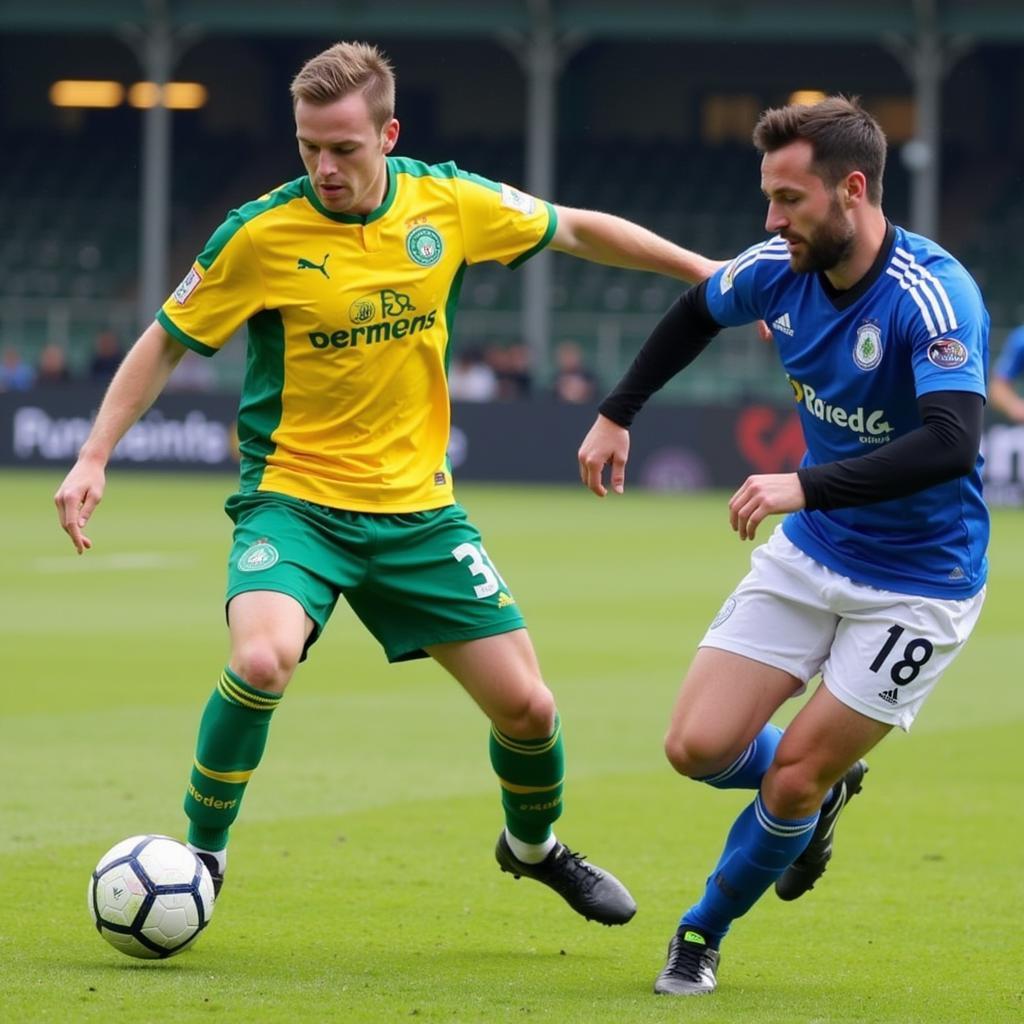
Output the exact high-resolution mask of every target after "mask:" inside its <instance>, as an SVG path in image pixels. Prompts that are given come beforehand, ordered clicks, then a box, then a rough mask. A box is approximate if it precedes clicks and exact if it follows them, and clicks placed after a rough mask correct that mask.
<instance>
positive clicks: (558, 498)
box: [0, 470, 1024, 1024]
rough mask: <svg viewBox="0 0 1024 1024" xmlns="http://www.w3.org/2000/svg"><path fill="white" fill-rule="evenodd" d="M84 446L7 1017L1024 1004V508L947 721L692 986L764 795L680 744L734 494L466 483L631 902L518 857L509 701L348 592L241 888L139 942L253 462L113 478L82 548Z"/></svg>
mask: <svg viewBox="0 0 1024 1024" xmlns="http://www.w3.org/2000/svg"><path fill="white" fill-rule="evenodd" d="M58 477H59V474H46V473H31V474H29V473H23V474H7V475H4V476H3V477H0V494H2V496H3V501H2V503H0V525H2V527H3V528H2V530H0V565H2V567H3V568H2V570H0V602H2V613H3V614H2V619H0V651H2V666H3V677H4V682H5V685H4V688H3V695H4V704H3V711H2V714H0V772H2V777H3V780H4V784H3V788H2V792H0V825H2V829H0V1020H3V1021H12V1022H22V1021H25V1022H36V1021H60V1022H64V1021H71V1022H78V1021H108V1020H111V1019H118V1020H126V1021H140V1022H150V1021H152V1022H165V1021H166V1022H174V1024H180V1022H191V1021H249V1022H254V1024H263V1022H279V1021H280V1022H288V1024H299V1022H306V1021H310V1022H322V1021H353V1022H363V1021H366V1022H386V1021H397V1020H406V1019H415V1020H423V1021H457V1022H470V1021H474V1022H476V1021H479V1022H485V1024H490V1022H498V1021H538V1022H542V1021H543V1022H546V1021H551V1022H557V1024H572V1022H585V1024H601V1022H615V1024H621V1022H632V1021H676V1020H680V1019H685V1020H687V1021H704V1022H734V1021H735V1022H743V1024H762V1022H764V1024H767V1022H773V1024H775V1022H777V1024H794V1022H807V1024H810V1022H815V1024H833V1022H834V1024H839V1022H843V1024H846V1022H851V1024H852V1022H864V1024H869V1022H870V1024H888V1022H893V1024H911V1022H920V1024H925V1022H927V1024H944V1022H960V1021H963V1022H981V1024H998V1022H1003V1021H1006V1022H1010V1021H1018V1020H1020V1019H1021V1018H1022V1015H1024V981H1022V968H1021V965H1022V963H1024V942H1022V939H1021V936H1020V926H1019V923H1015V922H1019V919H1020V915H1021V910H1022V907H1024V883H1022V872H1021V866H1022V865H1021V856H1020V850H1021V848H1022V846H1024V824H1022V818H1021V815H1020V812H1019V807H1020V795H1019V790H1020V785H1019V784H1020V779H1021V773H1020V767H1019V765H1020V762H1019V755H1018V751H1019V748H1020V737H1021V727H1022V721H1024V690H1022V687H1021V685H1020V669H1019V666H1018V667H1017V668H1014V665H1015V664H1016V658H1017V657H1019V643H1020V635H1021V633H1020V615H1019V608H1020V594H1021V592H1022V591H1024V545H1022V544H1021V542H1020V538H1021V536H1022V518H1021V516H1022V513H1021V512H1020V511H1013V510H1006V511H999V512H997V513H996V516H995V522H994V527H995V528H994V538H993V545H992V550H991V561H992V576H991V583H990V588H989V600H988V605H987V607H986V609H985V611H984V613H983V614H982V618H981V622H980V624H979V626H978V628H977V630H976V632H975V635H974V637H973V638H972V640H971V642H970V644H968V646H967V649H966V651H965V652H964V654H963V655H962V656H961V658H960V659H959V660H958V661H957V662H956V663H955V665H954V666H953V668H952V669H951V670H950V671H949V673H948V674H947V676H946V677H945V679H944V680H943V682H942V683H941V685H940V686H939V688H938V690H937V692H936V693H935V695H934V696H933V697H932V698H931V700H930V701H929V703H928V704H927V705H926V707H925V709H924V711H923V713H922V714H921V716H920V718H919V720H918V723H917V725H916V726H915V728H914V731H913V734H912V735H911V736H909V737H906V736H903V735H896V734H894V735H892V736H890V738H889V739H887V740H886V741H885V743H883V744H882V746H881V747H880V748H879V749H878V750H877V751H875V753H874V755H873V756H872V758H871V765H872V772H871V775H870V776H869V778H868V782H867V784H866V786H865V790H864V794H863V795H862V796H861V797H859V798H858V800H857V801H856V803H854V804H853V806H852V808H851V810H850V812H849V813H848V815H846V816H844V820H843V828H842V829H841V830H840V833H839V836H840V838H839V840H838V843H837V852H836V857H835V860H834V861H833V863H832V866H831V867H830V869H829V872H828V875H827V876H826V879H825V881H824V882H823V883H822V884H821V885H819V886H818V887H817V889H816V890H815V891H814V892H812V893H811V894H809V895H808V896H807V897H805V898H804V899H802V900H800V901H799V902H798V903H795V904H783V903H781V902H779V901H778V900H776V899H775V898H774V896H772V895H771V894H768V895H766V897H765V898H764V899H763V900H762V901H761V903H759V904H758V906H756V907H755V908H754V910H753V911H752V912H751V913H750V914H749V915H748V916H747V917H746V918H744V919H742V920H740V921H739V922H737V924H736V925H735V927H734V929H733V932H732V934H731V935H730V937H729V938H728V940H727V941H726V943H725V945H724V953H723V964H722V969H721V971H720V989H719V991H718V993H717V994H716V995H715V996H713V997H711V998H707V999H697V1000H685V1001H683V1000H677V999H665V998H656V997H654V996H653V995H652V994H651V984H652V981H653V979H654V977H655V975H656V974H657V972H658V971H659V970H660V968H661V966H662V963H663V957H664V950H665V945H666V943H667V941H668V939H669V936H670V935H671V933H672V931H673V930H674V927H675V923H676V920H677V917H678V914H679V912H680V910H682V909H683V908H684V907H686V906H687V905H689V904H690V903H691V902H692V901H693V899H694V898H695V896H696V895H697V894H698V893H699V891H700V889H701V886H702V884H703V880H704V878H705V876H706V874H707V872H708V871H709V869H710V867H711V865H712V864H713V863H714V861H715V859H716V858H717V855H718V852H719V849H720V846H721V843H722V840H723V838H724V833H725V830H726V829H727V827H728V825H729V824H730V822H731V821H732V819H733V817H734V816H735V814H736V813H737V812H738V810H739V808H740V807H741V806H742V805H743V803H744V802H745V801H746V800H747V799H749V796H748V795H745V794H742V793H719V792H714V791H711V790H706V789H705V788H704V787H701V786H698V785H694V784H692V783H687V782H685V781H684V780H680V779H678V778H676V777H675V776H674V775H673V773H672V772H671V770H670V769H669V767H668V766H667V764H666V763H665V762H664V760H663V758H662V755H661V737H662V733H663V730H664V726H665V724H666V722H667V718H668V712H669V708H670V706H671V703H672V700H673V698H674V695H675V691H676V687H677V685H678V680H679V678H680V677H681V674H682V672H683V670H684V669H685V667H686V665H687V663H688V661H689V659H690V657H691V654H692V651H693V647H694V644H695V643H696V641H697V639H698V638H699V637H700V635H701V634H702V632H703V629H704V627H705V625H706V623H707V621H708V620H709V618H710V617H711V616H712V615H713V614H714V612H715V611H716V610H717V608H718V606H719V604H720V603H721V601H722V600H723V599H724V597H725V596H726V595H727V594H728V593H729V591H730V590H731V588H732V585H733V584H734V583H735V582H736V580H738V579H739V577H740V575H741V574H742V573H743V572H744V571H745V570H746V566H747V562H748V557H749V546H747V545H743V544H742V543H740V542H739V541H737V540H736V539H735V537H734V535H733V534H732V532H731V531H730V530H729V528H728V523H727V517H726V509H725V497H724V496H723V495H712V496H706V497H704V496H702V497H699V498H698V497H667V496H656V495H648V494H641V493H638V492H631V493H627V495H626V497H625V499H615V498H609V499H606V500H605V501H604V502H599V501H597V500H595V499H594V498H593V497H592V496H590V495H589V494H587V493H586V492H585V491H583V490H582V489H573V488H566V489H548V490H542V489H536V488H534V489H530V488H520V487H516V488H482V487H469V486H466V487H462V488H461V489H460V492H459V496H460V498H461V500H462V501H463V502H464V504H465V505H466V506H467V507H468V509H469V511H470V514H471V516H472V518H473V519H474V520H475V521H476V522H477V524H478V525H479V526H480V527H481V529H482V531H483V533H484V537H485V540H486V543H487V548H488V552H489V553H490V555H491V556H492V557H493V558H494V560H495V562H496V564H497V566H498V568H499V569H500V570H501V572H502V573H503V575H504V576H505V577H506V579H508V581H509V583H510V584H511V586H512V587H513V588H514V592H515V595H516V597H517V599H518V601H519V603H520V604H521V605H522V606H523V608H524V610H525V612H526V614H527V617H528V621H529V623H530V627H531V632H532V634H533V637H534V642H535V644H536V646H537V648H538V651H539V653H540V656H541V663H542V665H543V666H544V671H545V675H546V677H547V679H548V681H549V682H550V683H551V685H552V687H553V688H554V690H555V692H556V695H557V696H558V698H559V704H560V708H561V712H562V716H563V720H564V723H565V731H566V744H567V754H568V758H569V782H568V786H567V790H566V809H565V814H564V816H563V818H562V820H561V822H560V823H559V835H560V836H561V837H562V838H563V839H565V840H566V841H567V842H568V843H569V844H570V845H572V846H573V847H574V848H578V849H582V850H584V851H585V852H586V853H587V854H589V855H591V856H592V858H593V859H594V861H595V862H596V863H599V864H601V865H606V866H608V867H609V868H611V869H612V870H614V871H615V872H616V874H618V875H619V876H620V877H621V878H622V879H623V880H624V881H625V882H626V883H627V884H628V885H629V886H630V888H631V889H632V892H633V894H634V896H635V897H636V899H637V901H638V903H639V906H640V910H639V913H638V914H637V916H636V918H635V919H634V921H633V922H631V923H630V924H629V925H628V926H626V927H625V928H618V929H606V928H601V927H599V926H597V925H594V924H588V923H586V922H584V921H583V920H582V919H580V918H578V917H577V916H576V915H575V914H573V913H572V911H570V910H569V909H568V908H567V907H566V906H565V905H564V904H563V903H562V902H561V900H559V899H558V897H557V896H555V895H554V894H553V893H550V892H549V891H547V890H545V889H543V888H542V887H541V886H538V885H536V884H534V883H531V882H528V881H520V882H515V881H513V880H512V878H511V877H510V876H508V875H502V874H501V873H500V872H499V871H498V869H497V867H496V865H495V864H494V861H493V855H492V852H491V851H492V846H493V842H494V839H495V838H496V836H497V833H498V831H499V829H500V827H501V820H502V819H501V814H500V806H499V802H498V794H497V788H496V785H495V783H494V781H493V778H492V776H491V772H490V768H489V765H488V762H487V729H486V723H485V720H484V719H483V717H482V716H481V715H480V713H479V711H477V710H476V708H475V707H474V706H473V705H472V704H471V702H470V701H469V700H468V699H467V698H466V697H465V696H464V695H463V694H462V693H461V692H460V691H459V689H458V687H457V686H456V685H455V684H454V683H452V682H451V681H450V680H449V679H448V678H447V677H446V676H445V675H444V674H443V673H442V672H441V670H440V669H438V668H436V667H434V666H432V665H430V664H426V663H414V664H407V665H399V666H391V667H389V666H388V665H387V664H386V662H385V661H384V659H383V656H382V654H381V653H380V652H379V650H378V649H377V647H376V645H375V643H374V642H373V641H372V639H371V638H370V637H369V636H368V635H367V634H366V633H365V632H364V631H363V629H362V627H361V626H360V625H359V623H358V622H357V621H356V620H355V618H354V617H353V616H352V615H351V614H350V613H349V612H348V611H347V608H343V607H339V610H338V612H337V613H336V616H335V618H334V620H333V621H332V622H331V626H330V628H329V629H328V631H327V632H326V634H325V636H324V638H323V639H322V640H321V641H320V642H319V643H318V644H317V645H316V647H315V648H314V649H313V652H312V654H311V657H310V659H309V662H308V663H307V664H306V665H304V666H303V667H302V668H301V669H300V671H299V672H298V674H297V676H296V678H295V680H294V681H293V683H292V685H291V687H290V689H289V691H288V694H287V695H286V697H285V700H284V701H283V703H282V706H281V708H280V709H279V710H278V712H277V714H276V716H275V724H274V728H273V730H272V733H271V738H270V744H269V747H268V751H267V755H266V757H265V759H264V762H263V764H262V766H261V767H260V769H259V771H258V772H257V774H256V776H255V778H254V780H253V783H252V784H251V786H250V788H249V792H248V793H247V795H246V798H245V806H244V808H243V813H242V815H241V818H240V820H239V823H238V825H237V826H236V828H235V831H234V834H233V841H232V845H231V864H230V873H229V880H228V883H227V887H226V888H225V890H224V895H223V897H222V899H221V900H220V902H219V904H218V906H217V911H216V914H215V915H214V918H213V921H212V924H211V926H210V928H209V929H208V930H207V931H206V933H205V934H204V935H203V936H202V937H201V938H200V940H199V942H198V943H197V944H196V946H195V947H194V948H193V949H192V950H190V951H188V952H186V953H184V954H182V955H181V956H179V957H176V958H174V959H171V960H167V961H161V962H145V963H144V962H140V961H133V960H130V959H129V958H127V957H125V956H123V955H121V954H119V953H117V952H116V951H115V950H114V949H113V948H112V947H110V946H108V945H107V944H106V943H105V942H103V941H102V940H101V939H100V938H99V937H98V936H97V935H96V934H95V932H93V931H92V930H91V926H90V922H89V918H88V914H87V911H86V907H85V890H86V881H87V878H88V876H89V872H90V871H91V869H92V867H93V865H94V863H95V861H96V860H97V858H98V857H99V856H100V855H101V854H102V853H103V852H104V851H105V850H106V849H107V848H108V847H109V846H110V845H112V844H113V843H114V842H115V841H116V840H118V839H121V838H123V837H124V836H127V835H131V834H134V833H138V832H167V833H170V834H172V835H178V836H182V835H183V834H184V815H183V813H182V811H181V809H180V805H181V802H182V794H183V791H184V786H185V783H186V780H187V775H188V768H189V764H190V760H191V755H192V745H193V740H194V733H195V728H196V725H197V722H198V715H199V712H200V709H201V707H202V705H203V703H204V702H205V700H206V698H207V696H208V695H209V692H210V690H211V688H212V686H213V684H214V682H215V681H216V678H217V675H218V672H219V670H220V667H221V666H222V665H223V663H224V661H225V658H226V655H227V634H226V630H225V629H224V626H223V616H222V605H221V601H222V599H221V595H222V590H223V584H224V572H223V569H224V562H225V559H226V555H227V549H228V539H229V527H230V524H229V522H228V520H227V518H226V517H224V516H223V515H222V514H221V513H220V512H219V508H220V505H221V504H222V501H223V498H224V496H225V495H226V493H227V492H228V491H229V490H230V489H231V486H232V481H230V480H228V479H225V478H198V477H167V476H148V475H132V474H129V473H118V472H117V471H116V470H115V472H114V473H113V474H112V475H111V478H110V481H109V486H108V491H107V497H106V500H105V502H104V503H103V505H102V506H101V507H100V509H99V511H98V512H97V514H96V516H95V517H94V525H93V528H92V529H91V531H90V533H91V535H92V537H93V540H94V541H95V549H94V551H92V552H91V553H90V554H88V555H86V556H84V557H82V558H78V557H76V556H75V555H74V553H73V551H72V549H71V546H70V544H69V543H68V542H67V540H66V538H64V536H63V534H62V533H61V532H60V531H59V528H58V527H57V523H56V517H55V515H54V513H53V509H52V505H51V502H50V497H51V495H52V492H53V491H54V489H55V488H56V486H57V483H58V482H59V480H58Z"/></svg>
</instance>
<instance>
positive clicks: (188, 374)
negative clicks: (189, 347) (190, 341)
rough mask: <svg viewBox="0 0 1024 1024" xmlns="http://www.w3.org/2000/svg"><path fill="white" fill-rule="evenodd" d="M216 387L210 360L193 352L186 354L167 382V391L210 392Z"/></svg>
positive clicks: (215, 375)
mask: <svg viewBox="0 0 1024 1024" xmlns="http://www.w3.org/2000/svg"><path fill="white" fill-rule="evenodd" d="M216 385H217V371H216V370H215V369H214V367H213V366H212V363H211V360H209V359H207V358H206V357H205V356H200V355H196V353H195V352H186V353H185V355H184V356H182V359H181V362H180V363H178V365H177V366H176V367H175V368H174V372H173V373H172V374H171V377H170V379H169V380H168V381H167V389H168V390H169V391H212V390H213V388H214V387H216Z"/></svg>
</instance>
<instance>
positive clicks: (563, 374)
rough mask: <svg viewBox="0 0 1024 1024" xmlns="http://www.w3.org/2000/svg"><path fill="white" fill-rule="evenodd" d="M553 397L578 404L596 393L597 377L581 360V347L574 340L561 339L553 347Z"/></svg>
mask: <svg viewBox="0 0 1024 1024" xmlns="http://www.w3.org/2000/svg"><path fill="white" fill-rule="evenodd" d="M552 390H553V391H554V395H555V398H557V399H558V400H559V401H560V402H572V403H573V404H575V405H579V404H582V403H585V402H592V401H593V400H594V398H595V397H596V395H597V377H596V376H595V375H594V374H593V373H592V372H591V370H589V369H588V368H587V366H586V365H585V363H584V361H583V349H582V348H581V347H580V346H579V345H578V344H577V343H576V342H575V341H563V342H560V343H559V344H558V346H557V347H556V348H555V378H554V381H553V382H552Z"/></svg>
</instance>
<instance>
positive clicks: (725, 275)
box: [718, 256, 740, 295]
mask: <svg viewBox="0 0 1024 1024" xmlns="http://www.w3.org/2000/svg"><path fill="white" fill-rule="evenodd" d="M739 259H740V258H739V256H737V257H736V259H734V260H733V261H732V262H731V263H730V264H729V265H728V266H727V267H726V268H725V270H723V271H722V276H721V277H720V278H719V279H718V289H719V291H720V292H721V293H722V294H723V295H725V294H727V293H728V292H730V291H732V281H733V278H734V277H735V276H736V264H737V263H739Z"/></svg>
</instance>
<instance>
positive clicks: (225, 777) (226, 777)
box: [192, 761, 256, 783]
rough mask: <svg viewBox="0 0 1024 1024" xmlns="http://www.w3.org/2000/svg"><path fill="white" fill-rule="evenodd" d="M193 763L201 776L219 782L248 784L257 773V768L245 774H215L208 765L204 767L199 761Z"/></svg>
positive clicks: (248, 770)
mask: <svg viewBox="0 0 1024 1024" xmlns="http://www.w3.org/2000/svg"><path fill="white" fill-rule="evenodd" d="M192 763H193V764H194V765H195V766H196V771H197V772H199V774H200V775H205V776H206V777H207V778H208V779H215V780H216V781H217V782H234V783H241V782H248V781H249V779H250V778H251V776H252V773H253V772H254V771H256V769H255V768H249V769H247V770H246V771H243V772H215V771H214V770H213V769H212V768H207V767H206V765H202V764H200V763H199V762H198V761H193V762H192Z"/></svg>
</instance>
